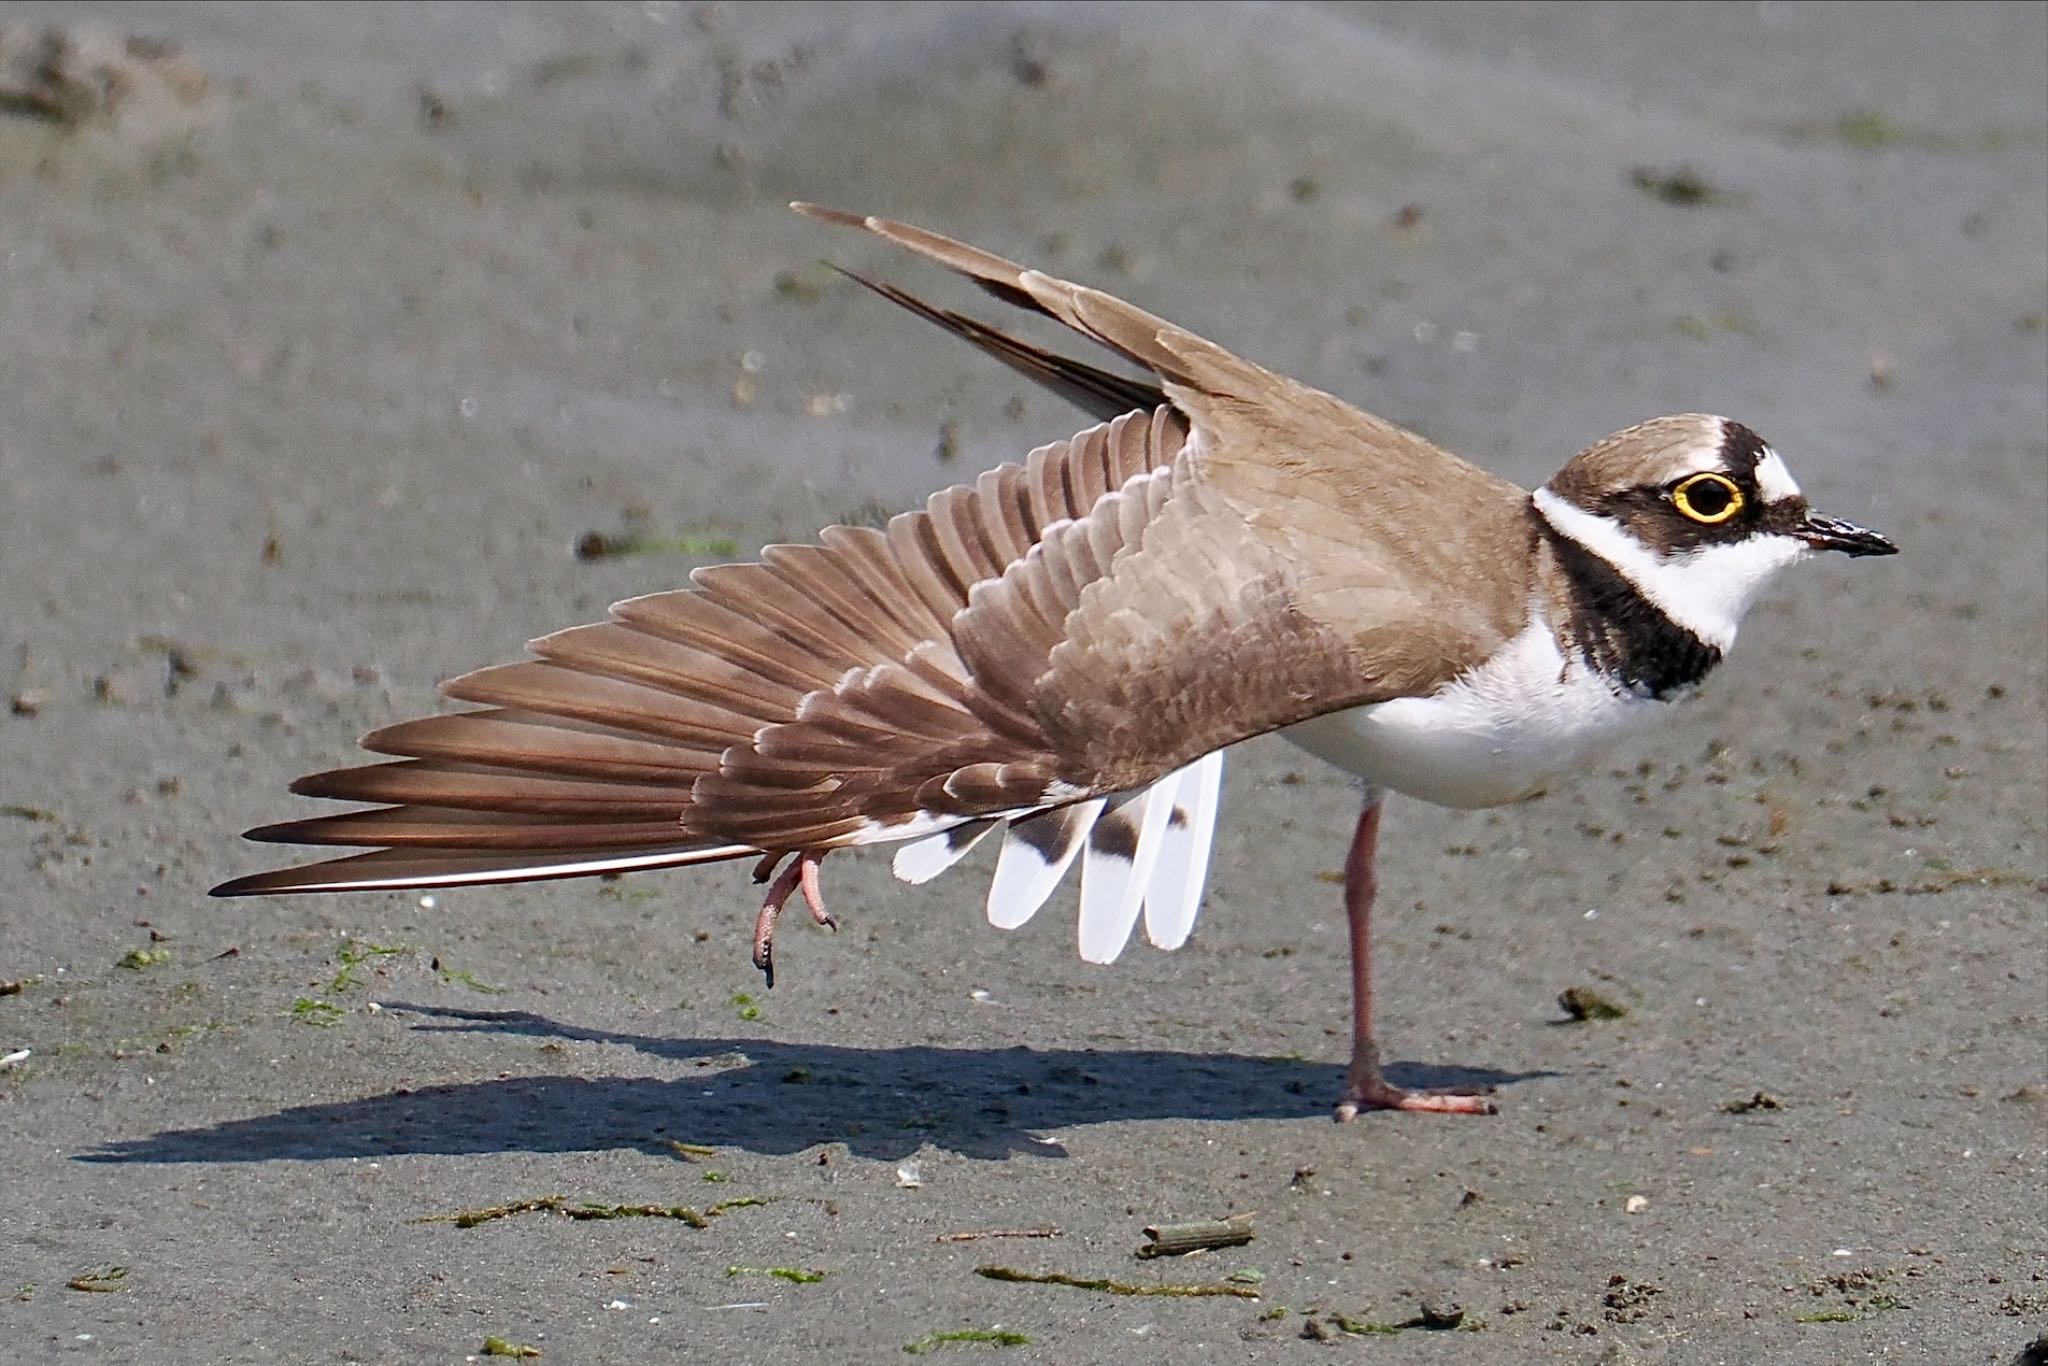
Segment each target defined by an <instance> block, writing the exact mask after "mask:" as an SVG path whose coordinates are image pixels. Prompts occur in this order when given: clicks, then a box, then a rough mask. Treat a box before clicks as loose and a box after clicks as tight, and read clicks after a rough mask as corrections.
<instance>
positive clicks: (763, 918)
mask: <svg viewBox="0 0 2048 1366" xmlns="http://www.w3.org/2000/svg"><path fill="white" fill-rule="evenodd" d="M830 852H831V850H829V849H805V850H802V851H801V852H799V853H798V854H797V856H796V858H795V859H793V860H792V861H791V862H790V865H789V866H788V867H787V868H784V869H783V870H782V874H781V876H779V877H777V878H776V879H775V883H774V885H773V886H771V887H770V888H769V889H768V895H767V896H765V897H763V898H762V900H761V913H760V914H759V915H757V916H755V917H754V966H755V967H757V968H759V969H761V975H762V976H764V977H766V978H767V979H768V985H769V986H771V987H772V986H774V985H775V920H776V917H777V916H780V915H781V914H782V904H783V903H784V902H785V901H788V900H789V898H790V894H791V893H792V892H795V891H797V890H798V889H799V888H801V889H802V891H803V894H804V904H805V905H806V906H808V907H810V909H811V919H813V920H815V921H817V922H818V923H819V924H820V925H823V926H824V927H825V928H826V929H828V930H836V929H838V928H839V922H838V921H837V920H834V919H833V918H832V913H831V912H830V911H828V910H826V909H825V896H824V893H823V892H822V891H820V890H819V886H818V865H819V864H820V863H823V862H824V861H825V855H826V854H828V853H830ZM780 858H781V856H780V855H778V854H769V855H767V856H766V857H765V858H763V859H762V860H761V863H760V866H759V867H758V868H756V869H755V870H754V881H756V882H765V881H767V878H768V874H769V872H770V871H772V870H773V869H774V867H775V865H776V863H777V862H778V861H779V860H780Z"/></svg>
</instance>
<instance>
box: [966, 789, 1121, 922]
mask: <svg viewBox="0 0 2048 1366" xmlns="http://www.w3.org/2000/svg"><path fill="white" fill-rule="evenodd" d="M1104 805H1106V803H1105V802H1104V801H1103V799H1102V798H1100V797H1097V798H1095V799H1094V800H1092V801H1085V802H1077V803H1075V804H1074V805H1072V806H1063V807H1060V808H1059V809H1057V810H1054V811H1042V812H1040V813H1039V814H1037V815H1035V816H1029V817H1025V818H1024V819H1022V820H1013V821H1011V822H1010V828H1009V832H1008V833H1007V834H1005V835H1004V836H1003V852H1002V853H1001V854H1000V855H999V856H998V857H997V859H996V875H995V880H994V881H993V882H991V883H990V884H989V889H988V923H989V924H991V925H993V926H995V927H996V928H997V929H999V930H1014V929H1016V928H1017V927H1018V926H1019V925H1022V924H1023V923H1024V922H1025V921H1027V920H1029V919H1030V918H1031V917H1032V916H1034V915H1036V914H1038V908H1039V907H1040V906H1043V905H1044V904H1045V899H1046V898H1047V897H1049V896H1051V895H1052V893H1053V888H1055V887H1057V886H1059V885H1060V879H1061V878H1063V877H1065V876H1066V875H1067V869H1068V868H1070V867H1072V866H1073V862H1074V856H1075V855H1077V854H1079V853H1080V852H1081V846H1082V845H1083V844H1084V843H1086V842H1087V839H1088V833H1089V831H1091V830H1092V829H1093V828H1094V826H1095V821H1096V818H1097V817H1099V816H1100V815H1101V814H1102V808H1103V806H1104Z"/></svg>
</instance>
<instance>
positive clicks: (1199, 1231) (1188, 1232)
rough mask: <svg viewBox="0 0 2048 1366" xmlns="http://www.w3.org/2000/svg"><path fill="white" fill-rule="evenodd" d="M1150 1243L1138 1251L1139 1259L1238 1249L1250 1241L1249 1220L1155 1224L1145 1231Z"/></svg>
mask: <svg viewBox="0 0 2048 1366" xmlns="http://www.w3.org/2000/svg"><path fill="white" fill-rule="evenodd" d="M1145 1237H1146V1238H1148V1239H1150V1240H1151V1241H1149V1242H1147V1243H1146V1244H1145V1246H1143V1247H1141V1248H1139V1249H1137V1251H1136V1254H1135V1255H1137V1256H1139V1257H1181V1256H1185V1255H1186V1254H1188V1253H1190V1252H1201V1251H1204V1250H1206V1249H1208V1248H1214V1247H1241V1246H1243V1245H1244V1244H1246V1243H1249V1242H1250V1241H1251V1240H1252V1217H1251V1215H1249V1214H1233V1215H1231V1216H1230V1217H1229V1218H1228V1219H1202V1220H1198V1221H1196V1222H1195V1223H1192V1224H1158V1225H1155V1226H1153V1227H1150V1228H1147V1229H1146V1230H1145Z"/></svg>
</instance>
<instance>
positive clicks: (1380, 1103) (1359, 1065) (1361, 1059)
mask: <svg viewBox="0 0 2048 1366" xmlns="http://www.w3.org/2000/svg"><path fill="white" fill-rule="evenodd" d="M1365 1110H1412V1111H1416V1112H1419V1113H1422V1114H1432V1115H1497V1114H1499V1113H1500V1107H1499V1106H1497V1105H1495V1104H1494V1103H1493V1102H1492V1101H1491V1100H1489V1099H1487V1098H1486V1097H1485V1096H1482V1095H1478V1094H1475V1093H1473V1092H1469V1091H1408V1090H1404V1089H1402V1088H1401V1087H1399V1086H1396V1085H1394V1084H1393V1083H1392V1082H1390V1081H1388V1080H1387V1079H1386V1077H1384V1076H1382V1075H1381V1073H1380V1057H1379V1046H1378V1045H1377V1044H1374V1043H1371V1042H1364V1043H1360V1044H1358V1045H1356V1046H1355V1047H1354V1048H1353V1050H1352V1055H1351V1071H1350V1073H1349V1074H1348V1075H1347V1076H1346V1077H1345V1078H1344V1098H1343V1099H1342V1100H1340V1101H1338V1102H1337V1113H1336V1120H1337V1122H1338V1123H1339V1124H1349V1123H1350V1122H1351V1121H1352V1120H1354V1119H1357V1118H1358V1116H1359V1114H1360V1113H1361V1112H1362V1111H1365Z"/></svg>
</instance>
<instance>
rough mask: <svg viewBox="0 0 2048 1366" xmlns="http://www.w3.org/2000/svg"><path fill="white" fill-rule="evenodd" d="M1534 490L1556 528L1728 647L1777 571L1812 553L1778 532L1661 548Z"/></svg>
mask: <svg viewBox="0 0 2048 1366" xmlns="http://www.w3.org/2000/svg"><path fill="white" fill-rule="evenodd" d="M1532 497H1533V499H1534V502H1535V506H1536V511H1538V512H1539V513H1541V514H1542V515H1543V520H1544V521H1546V522H1548V523H1550V527H1551V530H1553V531H1555V532H1557V534H1558V535H1560V536H1563V537H1564V538H1565V539H1566V540H1569V541H1572V542H1574V543H1575V544H1577V545H1578V546H1579V547H1580V548H1581V549H1584V550H1586V551H1588V552H1590V553H1591V554H1594V555H1597V556H1599V557H1600V558H1601V559H1602V560H1605V561H1606V562H1607V563H1608V564H1609V565H1611V566H1613V568H1614V571H1615V572H1616V573H1617V574H1620V575H1621V576H1622V577H1623V578H1624V579H1627V580H1628V581H1629V583H1630V584H1632V585H1634V587H1635V589H1636V591H1637V592H1639V593H1641V594H1642V595H1643V596H1644V597H1645V598H1647V599H1649V601H1650V602H1651V603H1653V604H1655V605H1656V607H1657V608H1658V610H1659V611H1661V612H1663V613H1664V615H1665V616H1667V617H1669V618H1671V620H1672V621H1674V622H1676V623H1677V624H1678V625H1680V626H1683V627H1684V628H1685V629H1686V630H1688V631H1691V632H1692V633H1693V634H1694V635H1696V636H1698V637H1699V638H1700V639H1701V640H1703V641H1705V642H1706V643H1707V644H1709V645H1712V646H1714V647H1715V648H1716V649H1719V650H1721V651H1722V652H1724V653H1725V652H1726V651H1727V649H1728V648H1729V646H1731V645H1733V644H1734V643H1735V628H1736V627H1737V626H1738V625H1740V624H1741V622H1742V616H1743V613H1745V612H1747V611H1748V610H1749V604H1750V603H1751V602H1752V601H1753V600H1754V599H1755V598H1756V595H1757V592H1758V591H1759V590H1760V589H1761V588H1762V587H1763V586H1764V584H1765V583H1766V582H1767V581H1768V580H1769V579H1770V578H1771V576H1772V575H1774V574H1776V573H1777V572H1778V571H1779V570H1780V569H1783V568H1784V567H1785V566H1786V565H1788V564H1793V563H1795V562H1797V561H1799V560H1803V559H1805V558H1806V557H1807V556H1808V555H1811V554H1812V553H1813V550H1812V548H1811V547H1809V546H1808V545H1807V544H1806V543H1805V542H1804V541H1801V540H1798V539H1796V538H1794V537H1791V536H1783V535H1779V534H1777V533H1775V532H1771V533H1766V534H1762V535H1756V536H1751V537H1748V538H1747V539H1745V540H1740V541H1730V542H1728V543H1727V544H1724V545H1709V546H1702V547H1700V548H1699V549H1697V550H1688V551H1684V552H1682V553H1680V554H1676V555H1660V554H1658V553H1657V552H1656V551H1654V550H1652V549H1650V548H1649V547H1648V546H1646V545H1644V544H1643V543H1642V542H1641V541H1639V540H1637V539H1636V538H1635V536H1634V535H1632V534H1631V533H1630V532H1629V531H1628V529H1627V528H1626V527H1624V526H1622V525H1621V523H1619V522H1617V521H1615V520H1614V519H1613V518H1612V517H1603V516H1601V515H1599V514H1598V513H1592V512H1587V511H1586V510H1585V509H1584V508H1581V507H1577V506H1575V505H1573V504H1572V503H1569V502H1567V501H1565V500H1564V499H1563V498H1560V497H1558V496H1557V495H1556V494H1555V493H1552V492H1551V491H1550V490H1549V489H1547V488H1540V489H1537V490H1536V492H1535V493H1534V494H1533V495H1532Z"/></svg>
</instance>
